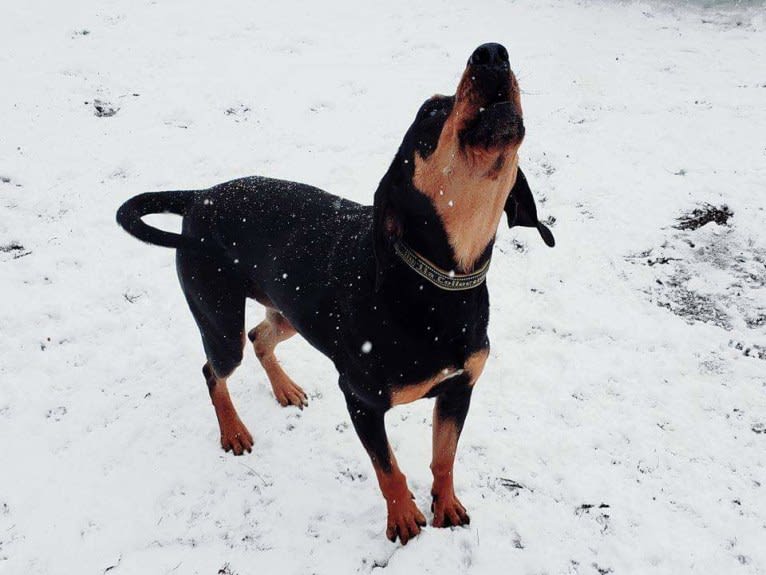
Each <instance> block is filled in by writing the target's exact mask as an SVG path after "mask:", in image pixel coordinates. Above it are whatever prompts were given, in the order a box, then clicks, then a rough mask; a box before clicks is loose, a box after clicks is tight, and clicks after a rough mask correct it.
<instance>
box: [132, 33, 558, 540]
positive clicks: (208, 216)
mask: <svg viewBox="0 0 766 575" xmlns="http://www.w3.org/2000/svg"><path fill="white" fill-rule="evenodd" d="M523 138H524V124H523V121H522V112H521V103H520V98H519V87H518V84H517V82H516V78H515V76H514V74H513V72H512V71H511V69H510V65H509V63H508V53H507V51H506V50H505V48H504V47H503V46H501V45H499V44H484V45H482V46H480V47H479V48H477V49H476V51H475V52H474V53H473V55H472V56H471V58H470V59H469V61H468V65H467V68H466V70H465V73H464V74H463V77H462V79H461V80H460V84H459V85H458V87H457V93H456V94H455V95H454V96H434V97H433V98H431V99H429V100H427V101H426V102H425V103H424V104H423V105H422V106H421V108H420V110H419V111H418V114H417V117H416V118H415V121H414V122H413V124H412V126H411V127H410V129H409V130H408V132H407V134H406V135H405V136H404V140H403V142H402V145H401V147H400V148H399V151H398V152H397V154H396V156H395V158H394V160H393V162H392V164H391V166H390V168H389V169H388V172H386V174H385V176H383V179H382V181H381V182H380V185H379V187H378V189H377V191H376V192H375V198H374V205H373V206H362V205H359V204H356V203H354V202H351V201H348V200H345V199H342V198H339V197H336V196H333V195H330V194H328V193H326V192H323V191H321V190H319V189H316V188H313V187H310V186H307V185H304V184H299V183H293V182H286V181H279V180H272V179H267V178H261V177H252V178H244V179H240V180H234V181H231V182H227V183H225V184H221V185H218V186H215V187H213V188H210V189H209V190H200V191H182V192H159V193H149V194H142V195H139V196H136V197H134V198H132V199H131V200H128V201H127V202H126V203H125V204H124V205H123V206H122V207H121V208H120V210H119V211H118V213H117V220H118V222H119V223H120V224H121V225H122V226H123V227H124V228H125V229H126V230H127V231H128V232H130V233H131V234H133V235H135V236H136V237H137V238H139V239H141V240H143V241H146V242H149V243H152V244H156V245H161V246H167V247H173V248H177V252H176V253H177V255H176V262H177V269H178V277H179V279H180V281H181V287H182V288H183V291H184V294H185V295H186V300H187V301H188V303H189V307H190V308H191V311H192V314H193V315H194V318H195V320H196V321H197V325H198V326H199V329H200V332H201V334H202V342H203V344H204V347H205V353H206V355H207V363H205V366H204V367H203V373H204V375H205V378H206V379H207V384H208V388H209V390H210V396H211V398H212V401H213V405H214V407H215V413H216V415H217V417H218V423H219V425H220V429H221V445H222V446H223V448H224V449H225V450H226V451H229V450H231V451H233V452H234V453H235V454H236V455H240V454H242V453H243V452H244V451H250V450H251V447H252V445H253V439H252V436H251V435H250V433H249V432H248V430H247V428H246V427H245V425H244V424H243V423H242V421H240V419H239V416H238V415H237V412H236V410H235V408H234V405H233V404H232V402H231V399H230V397H229V392H228V390H227V388H226V378H227V377H229V375H231V373H232V372H233V371H234V369H235V368H236V367H237V366H238V365H239V364H240V362H241V360H242V351H243V347H244V343H245V326H244V321H245V299H246V298H255V299H256V300H257V301H259V302H260V303H261V304H263V305H264V306H266V319H265V320H264V321H263V322H261V323H260V324H259V325H257V326H256V327H255V328H254V329H252V330H251V331H250V332H249V333H248V336H249V338H250V341H252V343H253V346H254V348H255V353H256V355H257V357H258V359H259V360H260V362H261V364H262V365H263V368H264V369H265V370H266V373H267V375H268V378H269V380H270V382H271V385H272V387H273V389H274V394H275V395H276V398H277V400H278V401H279V403H281V404H282V405H285V406H286V405H295V406H298V407H301V408H302V407H303V406H304V405H305V404H306V399H307V398H306V394H305V393H304V391H303V390H302V389H301V388H300V387H299V386H298V385H296V384H295V383H294V382H293V381H292V380H291V379H290V377H289V376H288V375H287V374H285V372H284V371H283V370H282V368H281V367H280V365H279V363H278V362H277V359H276V357H275V356H274V348H275V347H276V345H277V344H278V343H279V342H281V341H283V340H285V339H287V338H289V337H291V336H292V335H294V334H295V333H296V332H297V333H299V334H301V335H302V336H303V337H304V338H306V340H308V342H309V343H310V344H311V345H312V346H314V347H315V348H317V349H318V350H319V351H321V352H322V353H323V354H325V355H326V356H328V357H329V358H330V359H331V360H332V361H333V362H334V363H335V367H336V368H337V370H338V373H339V374H340V379H339V384H340V388H341V390H342V391H343V394H344V395H345V398H346V403H347V405H348V410H349V413H350V415H351V420H352V422H353V424H354V427H355V429H356V431H357V434H358V435H359V438H360V439H361V440H362V443H363V444H364V447H365V449H366V450H367V452H368V453H369V455H370V458H371V459H372V464H373V466H374V468H375V472H376V474H377V477H378V481H379V483H380V489H381V491H382V492H383V496H384V497H385V499H386V503H387V505H388V524H387V530H386V534H387V536H388V537H389V538H390V539H391V540H395V539H396V537H397V536H398V537H399V538H400V540H401V542H402V543H406V542H407V541H408V540H409V539H411V538H412V537H414V536H415V535H417V534H418V533H419V532H420V527H421V526H422V525H425V518H424V516H423V514H422V513H421V512H420V511H419V510H418V508H417V506H416V505H415V503H414V501H413V497H412V494H411V493H410V490H409V489H408V487H407V481H406V479H405V477H404V475H403V474H402V472H401V471H400V470H399V467H398V466H397V463H396V458H395V457H394V454H393V452H392V451H391V448H390V446H389V443H388V439H387V438H386V429H385V426H384V414H385V413H386V411H388V410H389V409H390V408H391V407H392V406H394V405H398V404H402V403H407V402H411V401H414V400H416V399H420V398H423V397H435V398H436V405H435V408H434V419H433V460H432V463H431V469H432V471H433V478H434V480H433V488H432V495H433V505H432V509H433V514H434V517H433V525H434V526H436V527H443V526H448V525H463V524H466V523H468V521H469V517H468V514H467V513H466V510H465V508H464V507H463V505H462V504H461V503H460V501H459V500H458V498H457V497H456V496H455V492H454V489H453V476H452V469H453V463H454V460H455V450H456V448H457V443H458V437H459V436H460V431H461V429H462V427H463V422H464V420H465V417H466V414H467V412H468V406H469V403H470V399H471V392H472V391H473V387H474V385H475V383H476V380H477V379H478V378H479V375H480V374H481V372H482V369H483V367H484V363H485V361H486V359H487V354H488V350H489V340H488V339H487V322H488V320H489V298H488V294H487V287H486V284H485V281H484V279H485V275H486V273H487V269H488V266H489V262H490V257H491V255H492V247H493V244H494V239H495V234H496V232H497V228H498V224H499V222H500V219H501V217H502V215H503V212H505V213H506V215H507V218H508V224H509V225H510V226H529V227H535V228H537V230H538V231H539V233H540V235H541V236H542V238H543V240H544V241H545V243H547V244H548V245H550V246H552V245H553V243H554V241H553V236H552V235H551V233H550V231H549V230H548V229H547V228H546V227H545V226H544V225H543V224H541V223H540V222H539V221H538V219H537V213H536V208H535V204H534V201H533V199H532V195H531V192H530V190H529V187H528V185H527V181H526V178H525V177H524V174H523V173H522V172H521V170H520V169H519V167H518V149H519V146H520V145H521V142H522V139H523ZM158 212H171V213H175V214H180V215H182V216H183V228H182V233H181V234H174V233H170V232H165V231H162V230H159V229H156V228H152V227H150V226H148V225H147V224H145V223H144V222H143V221H142V220H141V217H142V216H144V215H147V214H150V213H158Z"/></svg>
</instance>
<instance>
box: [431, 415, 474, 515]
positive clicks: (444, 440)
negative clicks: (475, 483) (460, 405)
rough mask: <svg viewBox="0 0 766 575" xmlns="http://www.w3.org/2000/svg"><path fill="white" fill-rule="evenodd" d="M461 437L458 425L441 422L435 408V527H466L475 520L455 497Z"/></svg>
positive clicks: (433, 490) (433, 488)
mask: <svg viewBox="0 0 766 575" xmlns="http://www.w3.org/2000/svg"><path fill="white" fill-rule="evenodd" d="M459 437H460V433H459V432H458V429H457V426H456V425H455V422H454V421H449V420H447V421H443V420H441V418H439V416H438V413H437V408H436V406H434V426H433V459H432V461H431V472H432V473H433V476H434V482H433V486H432V487H431V495H432V496H433V512H434V520H433V525H434V527H448V526H450V525H466V524H468V523H470V521H471V518H470V517H469V516H468V513H467V512H466V510H465V507H463V504H462V503H460V500H459V499H458V498H457V496H456V495H455V486H454V483H453V469H454V465H455V453H456V452H457V442H458V438H459Z"/></svg>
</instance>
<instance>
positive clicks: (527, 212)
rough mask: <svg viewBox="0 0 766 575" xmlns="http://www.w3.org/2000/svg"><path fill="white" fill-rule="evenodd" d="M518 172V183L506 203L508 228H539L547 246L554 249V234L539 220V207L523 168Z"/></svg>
mask: <svg viewBox="0 0 766 575" xmlns="http://www.w3.org/2000/svg"><path fill="white" fill-rule="evenodd" d="M517 170H518V171H517V173H516V183H515V184H514V185H513V189H511V193H510V195H509V196H508V200H507V201H506V202H505V215H506V216H507V217H508V227H509V228H512V227H513V226H524V227H527V228H537V231H538V232H539V233H540V237H541V238H543V241H544V242H545V245H547V246H548V247H551V248H552V247H553V246H555V245H556V240H555V239H553V234H552V233H551V231H550V230H549V229H548V227H547V226H546V225H545V224H543V223H541V222H540V220H538V219H537V206H535V199H534V198H533V197H532V190H530V189H529V183H528V182H527V178H526V176H525V175H524V172H522V171H521V168H517Z"/></svg>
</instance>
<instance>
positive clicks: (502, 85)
mask: <svg viewBox="0 0 766 575" xmlns="http://www.w3.org/2000/svg"><path fill="white" fill-rule="evenodd" d="M454 112H455V113H456V114H457V119H458V120H459V126H458V138H459V140H460V144H461V145H462V146H463V147H470V148H483V149H486V150H497V149H500V148H505V147H507V146H510V145H513V144H516V143H519V142H520V141H521V140H522V139H523V137H524V122H523V119H522V114H521V103H520V99H519V89H518V85H517V84H516V79H515V77H514V75H513V72H512V71H511V67H510V64H509V61H508V51H507V50H506V49H505V48H504V47H503V46H501V45H500V44H483V45H481V46H479V47H478V48H477V49H476V50H475V51H474V53H473V54H472V55H471V57H470V58H469V60H468V65H467V66H466V69H465V72H464V74H463V77H462V79H461V80H460V84H459V85H458V88H457V92H456V100H455V109H454Z"/></svg>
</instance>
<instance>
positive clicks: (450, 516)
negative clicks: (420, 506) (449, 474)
mask: <svg viewBox="0 0 766 575" xmlns="http://www.w3.org/2000/svg"><path fill="white" fill-rule="evenodd" d="M432 495H433V503H432V504H431V510H432V511H433V512H434V520H433V523H432V525H433V526H434V527H452V526H456V527H457V526H459V525H468V524H469V523H470V522H471V518H470V517H469V516H468V512H467V511H466V510H465V507H463V504H462V503H460V500H459V499H458V498H457V497H455V494H454V492H453V493H445V494H436V493H433V494H432Z"/></svg>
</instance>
